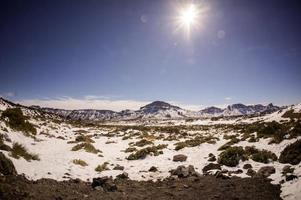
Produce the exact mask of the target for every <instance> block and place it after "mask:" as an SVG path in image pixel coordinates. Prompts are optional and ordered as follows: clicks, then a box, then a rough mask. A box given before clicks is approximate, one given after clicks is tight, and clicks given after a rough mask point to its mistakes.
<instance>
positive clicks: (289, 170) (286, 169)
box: [282, 165, 295, 175]
mask: <svg viewBox="0 0 301 200" xmlns="http://www.w3.org/2000/svg"><path fill="white" fill-rule="evenodd" d="M294 170H295V169H294V168H293V167H291V166H289V165H285V166H284V167H283V169H282V174H284V175H286V174H289V173H290V174H292V173H294Z"/></svg>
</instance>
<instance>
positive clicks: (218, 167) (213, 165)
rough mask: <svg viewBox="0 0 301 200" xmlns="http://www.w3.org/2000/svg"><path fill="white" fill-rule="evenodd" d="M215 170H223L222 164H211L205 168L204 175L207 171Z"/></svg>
mask: <svg viewBox="0 0 301 200" xmlns="http://www.w3.org/2000/svg"><path fill="white" fill-rule="evenodd" d="M213 169H217V170H222V168H221V165H220V164H215V163H209V164H208V165H206V166H205V167H204V168H203V173H206V172H207V171H209V170H213Z"/></svg>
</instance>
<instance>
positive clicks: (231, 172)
mask: <svg viewBox="0 0 301 200" xmlns="http://www.w3.org/2000/svg"><path fill="white" fill-rule="evenodd" d="M243 172H244V171H243V170H241V169H238V170H235V171H229V172H228V175H229V176H231V175H232V174H241V173H243Z"/></svg>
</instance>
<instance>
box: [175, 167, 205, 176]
mask: <svg viewBox="0 0 301 200" xmlns="http://www.w3.org/2000/svg"><path fill="white" fill-rule="evenodd" d="M170 173H171V175H176V176H178V177H179V178H186V177H189V176H195V177H200V176H201V174H200V173H198V172H196V171H195V170H194V167H193V166H192V165H189V166H188V167H185V166H184V165H180V166H178V167H177V168H176V169H174V170H171V171H170Z"/></svg>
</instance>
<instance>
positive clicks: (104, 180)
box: [92, 176, 117, 192]
mask: <svg viewBox="0 0 301 200" xmlns="http://www.w3.org/2000/svg"><path fill="white" fill-rule="evenodd" d="M92 187H93V188H94V189H97V190H99V189H100V188H99V187H102V189H103V190H104V191H108V192H114V191H116V190H117V186H116V185H115V183H114V181H113V179H112V177H110V178H109V177H107V176H105V177H100V178H93V182H92Z"/></svg>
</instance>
